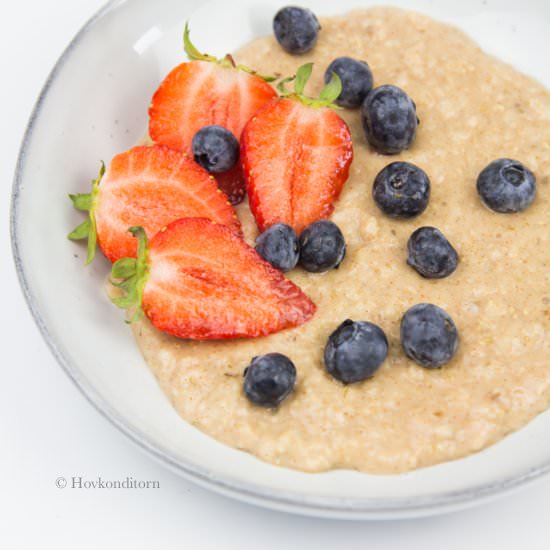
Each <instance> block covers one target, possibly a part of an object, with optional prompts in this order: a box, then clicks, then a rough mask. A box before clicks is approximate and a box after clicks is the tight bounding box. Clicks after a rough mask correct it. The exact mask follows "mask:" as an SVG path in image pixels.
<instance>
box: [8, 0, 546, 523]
mask: <svg viewBox="0 0 550 550" xmlns="http://www.w3.org/2000/svg"><path fill="white" fill-rule="evenodd" d="M131 2H132V0H108V1H107V2H106V3H105V4H104V5H103V6H102V7H101V8H100V9H99V10H98V11H97V12H96V13H95V14H94V15H92V16H91V17H90V18H89V19H88V21H87V22H86V23H85V24H84V25H83V26H82V28H81V29H80V30H79V31H78V32H77V33H76V35H75V36H74V37H73V39H72V40H71V41H70V42H69V44H68V45H67V47H66V48H65V50H64V51H63V52H62V54H61V55H60V57H59V58H58V60H57V61H56V63H55V65H54V66H53V68H52V70H51V71H50V73H49V75H48V77H47V79H46V82H45V84H44V85H43V87H42V89H41V91H40V94H39V96H38V99H37V100H36V102H35V104H34V107H33V110H32V113H31V115H30V118H29V120H28V123H27V126H26V129H25V132H24V135H23V139H22V142H21V146H20V149H19V153H18V158H17V163H16V168H15V174H14V178H13V184H12V192H11V205H10V240H11V247H12V255H13V260H14V263H15V268H16V272H17V276H18V279H19V284H20V286H21V289H22V292H23V295H24V297H25V301H26V303H27V306H28V308H29V310H30V312H31V315H32V317H33V319H34V322H35V323H36V325H37V327H38V329H39V331H40V334H41V335H42V338H43V339H44V341H45V342H46V344H47V345H48V347H49V349H50V351H51V353H52V354H53V356H54V357H55V359H56V360H57V362H58V363H59V365H60V366H61V367H62V369H63V370H64V371H65V373H66V374H67V375H68V377H69V378H70V379H71V380H72V382H73V383H74V384H75V386H76V387H77V388H78V389H79V390H80V392H81V393H82V394H83V395H84V397H86V399H87V400H88V401H89V402H90V403H91V404H92V406H93V407H95V409H96V410H97V411H98V412H99V413H101V414H102V415H103V417H105V418H106V419H107V420H109V421H110V422H111V423H112V424H113V425H114V426H116V427H117V428H118V429H119V430H120V431H121V432H122V433H123V434H124V435H125V436H126V437H128V438H129V439H130V441H132V442H133V443H134V444H135V445H137V447H138V448H139V449H141V450H142V451H144V452H145V453H146V454H148V455H149V456H152V457H153V458H154V459H156V460H157V461H158V462H160V463H161V464H163V465H164V466H166V467H168V468H169V469H171V470H172V471H175V472H176V473H178V474H179V475H181V476H182V477H184V478H186V479H188V480H191V481H193V482H195V483H198V484H199V485H202V486H204V487H207V488H209V489H212V490H214V491H216V492H218V493H222V494H225V495H226V496H230V497H233V498H237V499H239V500H243V501H246V502H249V503H254V504H257V505H260V506H263V507H267V508H273V509H279V510H285V511H289V512H294V513H300V514H306V515H313V516H321V517H330V518H341V519H342V518H347V519H390V518H391V519H394V518H410V517H420V516H427V515H432V514H439V513H443V512H447V511H451V510H456V509H461V508H466V507H468V506H472V505H474V504H478V503H482V502H485V501H488V500H491V499H493V498H496V497H497V496H499V495H503V494H505V493H508V492H510V491H513V490H515V489H518V488H520V487H522V486H525V485H526V484H527V483H530V482H533V481H535V480H537V479H539V478H541V477H542V476H545V475H548V474H549V473H550V461H548V462H545V463H543V464H541V465H539V466H536V467H532V468H527V469H526V470H525V471H523V472H522V473H520V474H517V475H513V476H509V477H506V478H503V479H502V480H500V481H497V482H491V483H486V484H478V485H475V486H472V487H469V488H466V489H461V490H455V491H448V492H444V493H441V494H436V495H427V496H422V497H393V498H386V499H373V498H362V497H330V496H311V495H304V494H298V493H291V492H288V491H277V490H272V489H268V488H265V487H262V486H259V485H256V484H253V483H246V482H242V481H239V480H235V479H232V478H231V477H229V476H225V475H220V474H218V473H216V472H215V471H211V470H208V469H206V468H203V467H201V466H200V465H199V464H196V463H193V462H190V461H187V460H184V459H182V458H180V457H177V456H175V455H174V454H173V453H171V452H170V451H169V450H167V449H165V448H163V447H162V446H160V445H157V444H155V443H152V442H151V441H150V440H149V439H148V437H147V436H146V435H145V434H144V433H143V432H142V431H141V430H140V429H139V428H138V427H136V426H134V425H133V424H132V423H131V422H129V421H128V420H126V419H125V418H124V417H123V416H122V415H120V414H119V413H118V412H117V411H116V410H115V409H113V408H112V407H111V405H110V404H109V403H108V401H107V400H105V399H104V398H103V397H102V396H101V394H100V393H99V392H98V391H97V390H96V389H95V388H94V387H93V385H92V384H91V383H90V382H89V381H88V380H87V379H86V378H85V377H84V375H83V374H82V373H81V372H80V371H79V369H78V367H77V366H76V365H75V364H72V363H71V362H70V361H69V360H68V358H67V357H66V356H65V355H64V354H63V353H62V351H61V350H60V348H59V346H58V343H57V342H56V340H55V338H54V337H53V336H52V335H51V334H50V332H49V330H48V327H47V325H46V322H45V321H44V317H43V315H42V311H41V309H40V306H39V304H38V302H37V300H36V298H35V296H34V294H33V290H32V288H31V285H30V283H29V279H28V277H27V271H26V268H25V264H24V261H23V257H22V253H21V250H22V246H21V242H20V233H19V226H20V221H21V220H20V209H19V201H20V194H21V188H22V184H23V181H24V179H25V167H26V161H27V153H28V149H29V144H30V143H31V141H32V139H33V134H34V129H35V126H36V123H37V120H38V119H39V117H40V115H41V112H42V110H43V107H44V102H45V99H46V97H47V96H48V94H49V92H50V88H51V86H52V84H53V83H54V82H55V81H56V79H57V78H58V77H59V76H60V74H61V72H62V69H63V67H64V65H65V62H66V61H67V59H68V58H69V57H70V56H71V55H73V53H74V52H75V50H76V49H77V48H78V46H79V44H80V43H81V41H82V39H83V38H84V37H85V36H86V35H87V34H88V33H89V32H90V31H91V30H92V28H93V27H95V25H96V24H97V23H99V22H100V21H101V20H102V19H103V18H104V17H107V16H108V15H109V14H110V13H111V12H114V11H115V10H117V9H118V8H120V7H121V6H123V5H127V4H129V3H131ZM307 475H315V474H307Z"/></svg>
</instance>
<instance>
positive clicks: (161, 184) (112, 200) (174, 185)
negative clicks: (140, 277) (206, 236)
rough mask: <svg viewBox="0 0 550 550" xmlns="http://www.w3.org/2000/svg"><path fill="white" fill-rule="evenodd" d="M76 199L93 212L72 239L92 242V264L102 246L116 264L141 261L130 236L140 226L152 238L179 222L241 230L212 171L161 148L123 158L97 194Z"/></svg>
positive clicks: (104, 175)
mask: <svg viewBox="0 0 550 550" xmlns="http://www.w3.org/2000/svg"><path fill="white" fill-rule="evenodd" d="M100 183H101V185H100ZM70 198H71V200H72V201H73V204H74V206H75V207H76V208H78V209H79V210H87V211H88V212H89V216H88V219H87V220H86V221H85V222H83V223H82V224H80V225H79V226H78V227H77V228H76V229H75V230H74V231H72V232H71V233H70V234H69V239H72V240H78V239H85V238H87V239H88V258H87V262H86V263H90V262H91V261H92V259H93V257H94V254H95V248H96V241H97V243H98V244H99V246H100V248H101V250H102V251H103V253H104V254H105V256H106V257H107V258H108V259H109V260H111V262H116V261H117V260H119V259H120V258H124V257H127V256H132V257H135V255H136V252H137V242H136V240H135V239H134V238H132V236H131V235H130V234H129V233H128V228H129V227H132V226H134V225H140V226H142V227H143V228H144V229H145V232H146V233H147V235H149V236H151V237H152V236H153V235H155V234H156V233H157V232H158V231H159V229H160V228H161V227H164V226H165V225H166V224H168V223H170V222H171V221H173V220H177V219H179V218H182V217H188V216H200V217H205V218H209V219H211V220H213V221H215V222H218V223H222V224H225V225H227V226H228V227H230V228H231V229H232V230H234V231H237V232H240V230H241V226H240V223H239V221H238V219H237V217H236V215H235V211H234V210H233V208H232V207H231V205H230V204H229V203H228V202H227V198H226V196H225V195H224V194H223V193H221V192H220V190H219V189H218V187H217V185H216V182H215V181H214V179H213V178H212V177H211V176H210V175H209V174H208V172H206V170H204V169H203V168H201V167H200V166H199V165H198V164H197V163H195V162H194V161H192V160H191V159H189V158H188V157H187V155H184V154H183V153H180V152H179V151H174V150H172V149H169V148H168V147H164V146H160V145H153V146H139V147H134V148H132V149H130V150H129V151H126V152H125V153H121V154H120V155H117V156H116V157H115V158H114V159H113V160H112V162H111V164H110V166H109V168H108V169H107V171H105V168H104V166H103V165H102V167H101V171H100V174H99V176H98V178H97V179H95V180H94V181H93V183H92V191H91V193H89V194H85V195H84V194H79V195H70Z"/></svg>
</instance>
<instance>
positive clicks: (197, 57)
mask: <svg viewBox="0 0 550 550" xmlns="http://www.w3.org/2000/svg"><path fill="white" fill-rule="evenodd" d="M183 50H184V51H185V53H186V54H187V57H188V58H189V59H190V60H191V61H213V62H215V63H217V62H218V61H219V60H218V58H217V57H214V56H213V55H208V54H205V53H201V52H200V51H199V50H198V49H197V47H196V46H195V44H193V42H191V29H190V28H189V21H186V22H185V28H184V30H183Z"/></svg>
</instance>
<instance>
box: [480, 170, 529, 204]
mask: <svg viewBox="0 0 550 550" xmlns="http://www.w3.org/2000/svg"><path fill="white" fill-rule="evenodd" d="M536 187H537V186H536V178H535V175H534V174H533V172H531V170H529V169H528V168H526V167H525V166H524V165H523V164H521V162H518V161H517V160H512V159H498V160H495V161H493V162H491V164H489V166H487V167H486V168H484V169H483V170H482V171H481V173H480V174H479V176H478V178H477V192H478V193H479V196H480V197H481V200H482V201H483V202H484V203H485V205H486V206H488V207H489V208H490V209H491V210H494V211H495V212H502V213H512V212H520V211H522V210H525V209H526V208H527V207H528V206H529V205H530V204H531V203H532V202H533V200H534V198H535V193H536Z"/></svg>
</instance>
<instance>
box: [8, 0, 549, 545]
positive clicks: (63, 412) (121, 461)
mask: <svg viewBox="0 0 550 550" xmlns="http://www.w3.org/2000/svg"><path fill="white" fill-rule="evenodd" d="M151 1H154V0H151ZM182 1H185V0H182ZM102 3H103V2H102V0H18V1H17V2H7V1H6V2H3V3H2V10H1V12H0V14H1V15H0V17H1V19H0V21H1V31H0V59H1V60H2V63H1V65H0V67H1V69H2V70H1V73H0V74H1V77H2V86H1V87H0V99H1V101H0V105H1V114H2V116H1V120H2V125H1V127H2V131H1V133H0V135H1V137H0V143H1V145H0V171H1V178H0V186H1V188H0V192H1V195H0V196H1V199H0V206H1V210H0V216H1V218H2V219H1V227H2V231H1V232H0V254H1V256H0V257H1V258H2V260H1V261H0V289H1V296H2V297H1V302H0V303H1V307H0V334H2V335H3V336H2V338H1V340H2V348H3V357H4V359H3V361H2V367H1V376H0V442H1V443H0V445H1V446H0V472H1V478H0V548H2V549H6V550H11V549H20V548H21V549H25V550H27V549H34V548H41V549H44V548H46V549H49V548H56V549H60V550H62V549H74V548H79V549H86V548H93V549H111V548H117V549H118V548H132V549H133V550H139V549H142V548H144V549H147V550H151V549H158V550H165V549H171V548H186V549H188V550H196V549H199V550H202V549H207V548H216V549H233V548H235V549H242V548H249V547H250V548H253V547H254V548H260V549H262V550H264V549H266V550H267V549H270V548H291V549H293V548H299V549H303V550H307V549H309V548H312V549H315V550H320V549H322V548H338V549H339V550H344V549H347V548H376V549H377V550H384V549H389V548H391V549H393V548H406V549H407V550H415V549H419V550H420V549H421V550H431V549H437V550H441V549H445V550H453V549H461V550H462V549H464V548H474V549H478V548H479V549H483V550H492V549H493V548H494V549H497V548H498V549H499V550H507V549H515V550H516V549H518V548H525V549H528V550H537V549H543V548H544V549H546V550H547V549H548V548H550V533H549V528H550V525H549V524H550V479H546V480H542V481H540V482H538V483H536V484H535V485H532V486H530V487H528V488H525V489H523V490H521V491H519V492H517V493H514V494H512V495H511V496H507V497H505V498H503V499H501V500H498V501H496V502H494V503H491V504H489V505H484V506H482V507H479V508H474V509H471V510H468V511H464V512H460V513H455V514H452V515H446V516H441V517H434V518H428V519H421V520H410V521H398V522H380V523H374V522H370V523H368V522H365V523H360V522H357V523H356V522H344V521H330V520H319V519H310V518H304V517H298V516H291V515H287V514H283V513H278V512H271V511H269V510H263V509H258V508H254V507H252V506H250V505H246V504H241V503H239V502H236V501H233V500H230V499H228V498H226V497H222V496H218V495H216V494H213V493H210V492H208V491H206V490H204V489H201V488H199V487H197V486H195V485H193V484H192V483H190V482H187V481H184V480H182V479H180V478H179V477H177V476H176V475H175V474H173V473H171V472H169V471H166V470H165V469H164V468H162V467H161V466H159V465H158V464H156V463H155V462H153V461H152V460H151V459H150V458H149V457H147V456H144V455H143V454H142V453H141V452H140V451H138V450H137V449H136V448H135V447H134V446H133V445H132V444H131V443H130V442H129V441H128V440H126V438H125V437H124V436H123V435H122V434H121V433H119V432H118V431H117V430H116V429H115V428H114V427H113V426H111V425H110V424H109V423H108V422H107V421H106V420H105V419H104V418H103V417H101V416H100V415H99V414H98V413H97V412H96V411H95V410H94V409H93V408H92V406H91V405H90V404H89V403H88V402H87V401H86V400H85V399H84V398H83V397H82V396H81V394H80V393H79V391H78V390H77V389H76V387H74V386H73V384H72V383H71V382H70V381H69V379H68V378H67V376H66V375H65V374H64V373H63V371H62V370H61V368H60V367H59V366H58V365H57V364H56V362H55V361H54V359H53V357H52V356H51V355H50V353H49V351H48V349H47V348H46V345H45V344H44V342H43V341H42V339H41V337H40V335H39V333H38V330H37V329H36V327H35V325H34V322H33V321H32V319H31V316H30V314H29V312H28V310H27V307H26V305H25V303H24V301H23V297H22V294H21V292H20V290H19V285H18V282H17V279H16V275H15V272H14V269H13V267H12V260H11V250H10V246H9V233H8V208H9V194H10V189H11V180H12V176H13V170H14V167H15V161H16V156H17V151H18V148H19V144H20V141H21V137H22V135H23V131H24V127H25V125H26V122H27V119H28V116H29V114H30V111H31V108H32V106H33V103H34V101H35V99H36V96H37V95H38V92H39V90H40V88H41V86H42V84H43V82H44V80H45V78H46V76H47V74H48V72H49V70H50V68H51V67H52V65H53V64H54V62H55V60H56V59H57V57H58V56H59V54H60V53H61V51H62V50H63V48H64V47H65V45H66V44H67V43H68V41H69V40H70V39H71V38H72V36H73V35H74V34H75V33H76V32H77V30H78V29H79V28H80V26H81V25H82V24H83V23H84V22H85V21H86V20H87V18H88V17H89V16H90V15H91V14H92V13H93V12H95V11H96V10H97V9H98V8H99V7H100V6H101V5H102ZM44 268H45V269H46V268H47V266H44ZM60 476H64V477H67V478H69V479H70V478H71V477H72V476H82V477H83V478H86V479H94V478H97V476H101V477H103V478H104V479H124V478H125V477H126V476H130V477H133V478H134V479H139V480H156V481H158V482H159V484H160V488H159V489H149V490H108V489H88V490H75V489H69V488H65V489H59V488H57V487H56V486H55V480H56V479H57V478H58V477H60Z"/></svg>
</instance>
